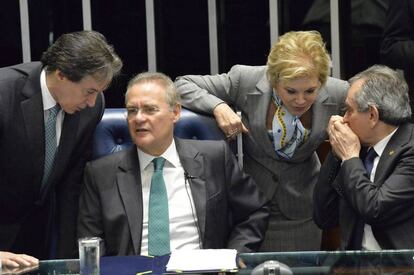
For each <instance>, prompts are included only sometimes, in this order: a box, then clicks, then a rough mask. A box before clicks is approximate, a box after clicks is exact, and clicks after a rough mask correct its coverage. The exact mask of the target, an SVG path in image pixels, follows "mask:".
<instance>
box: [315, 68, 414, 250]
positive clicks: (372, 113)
mask: <svg viewBox="0 0 414 275" xmlns="http://www.w3.org/2000/svg"><path fill="white" fill-rule="evenodd" d="M350 83H351V86H350V88H349V91H348V96H347V98H346V106H347V111H346V113H345V115H344V117H343V118H342V117H340V116H333V117H332V118H331V120H330V123H329V126H328V133H329V140H330V143H331V146H332V151H333V154H332V153H330V154H329V155H328V158H327V160H325V162H324V164H323V166H322V169H321V173H320V176H319V180H318V183H317V184H316V187H315V190H314V218H315V221H316V223H317V224H318V226H319V227H321V228H323V229H325V228H329V227H334V226H337V225H338V224H339V226H340V231H341V249H346V250H357V249H363V250H380V249H412V248H414V234H412V232H414V184H413V176H414V126H413V124H411V123H409V122H407V121H408V120H409V119H410V116H411V109H410V106H409V99H408V86H407V83H406V82H405V80H404V77H403V76H402V75H401V74H400V73H397V72H396V71H394V70H392V69H390V68H388V67H386V66H379V65H376V66H372V67H370V68H368V69H367V70H365V71H363V72H361V73H359V74H357V75H356V76H354V77H353V78H351V80H350ZM361 145H362V146H363V148H362V149H361Z"/></svg>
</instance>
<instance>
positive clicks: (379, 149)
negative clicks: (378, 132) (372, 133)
mask: <svg viewBox="0 0 414 275" xmlns="http://www.w3.org/2000/svg"><path fill="white" fill-rule="evenodd" d="M397 130H398V127H397V128H396V129H395V130H394V131H392V132H391V134H389V135H388V136H386V137H385V138H383V139H381V140H380V141H379V142H377V144H375V145H374V146H373V148H374V150H375V152H376V153H377V155H378V157H381V155H382V152H384V150H385V147H386V146H387V144H388V142H389V141H390V139H391V137H392V136H393V135H394V134H395V132H396V131H397Z"/></svg>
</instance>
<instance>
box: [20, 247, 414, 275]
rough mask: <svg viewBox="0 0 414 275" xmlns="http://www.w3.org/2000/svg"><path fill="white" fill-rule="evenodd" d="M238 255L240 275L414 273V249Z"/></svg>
mask: <svg viewBox="0 0 414 275" xmlns="http://www.w3.org/2000/svg"><path fill="white" fill-rule="evenodd" d="M239 257H240V258H241V259H242V260H243V261H244V262H245V264H246V265H247V267H246V268H245V269H240V270H239V272H238V273H239V274H250V272H251V271H252V269H253V268H254V267H256V266H257V265H259V264H261V263H263V262H265V261H268V260H274V261H278V262H280V263H283V264H285V265H287V266H288V267H289V268H290V270H291V271H292V274H344V275H345V274H389V273H393V274H395V273H398V274H414V250H386V251H329V252H326V251H313V252H268V253H242V254H239ZM137 271H138V270H137ZM20 274H30V275H49V274H79V261H78V260H75V259H73V260H50V261H41V262H40V264H39V268H38V269H37V270H35V271H31V272H27V273H20ZM135 274H136V273H134V274H133V275H135ZM117 275H120V274H117ZM131 275H132V274H131Z"/></svg>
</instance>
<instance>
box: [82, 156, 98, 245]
mask: <svg viewBox="0 0 414 275" xmlns="http://www.w3.org/2000/svg"><path fill="white" fill-rule="evenodd" d="M103 228H104V227H103V223H102V219H101V203H100V199H99V192H98V189H97V185H96V181H95V177H94V171H93V167H92V164H91V163H87V164H86V167H85V173H84V177H83V186H82V192H81V196H80V199H79V216H78V238H82V237H101V238H102V239H103V237H104V232H103Z"/></svg>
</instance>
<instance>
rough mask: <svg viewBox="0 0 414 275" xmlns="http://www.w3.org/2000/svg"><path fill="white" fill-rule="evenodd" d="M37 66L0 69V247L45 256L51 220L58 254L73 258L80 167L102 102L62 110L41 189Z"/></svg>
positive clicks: (41, 121) (41, 131)
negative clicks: (53, 152)
mask: <svg viewBox="0 0 414 275" xmlns="http://www.w3.org/2000/svg"><path fill="white" fill-rule="evenodd" d="M41 69H42V68H41V64H40V63H39V62H33V63H26V64H20V65H16V66H12V67H7V68H1V69H0V152H1V153H0V250H8V251H14V252H18V253H23V252H24V253H28V254H31V255H33V256H36V257H39V258H41V259H44V258H47V257H49V254H48V253H49V246H50V241H51V239H52V238H53V237H52V235H51V232H52V231H51V229H52V228H51V226H52V225H53V224H54V226H55V229H56V230H54V231H53V232H55V233H57V235H56V236H55V237H54V239H56V238H57V239H58V243H57V256H58V257H68V258H72V257H73V252H74V251H76V250H75V249H77V248H76V217H77V210H78V208H77V205H78V196H79V192H80V184H81V182H82V175H83V169H84V165H85V163H86V161H87V159H88V157H89V154H90V151H91V149H90V145H91V137H92V134H93V131H94V129H95V126H96V125H97V123H98V122H99V121H100V119H101V117H102V114H103V110H104V102H103V97H101V96H99V97H98V98H97V102H96V105H95V107H94V108H87V109H85V110H83V111H81V112H78V113H75V114H73V115H71V114H65V118H64V121H63V124H62V133H61V137H60V145H59V148H58V151H57V155H56V164H55V168H54V170H53V171H52V174H51V175H50V177H49V180H48V182H47V184H46V185H45V188H43V189H42V190H41V180H42V176H43V165H44V157H45V155H44V150H45V148H44V147H45V145H44V118H43V113H44V112H43V103H42V94H41V89H40V72H41ZM52 221H55V222H52Z"/></svg>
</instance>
